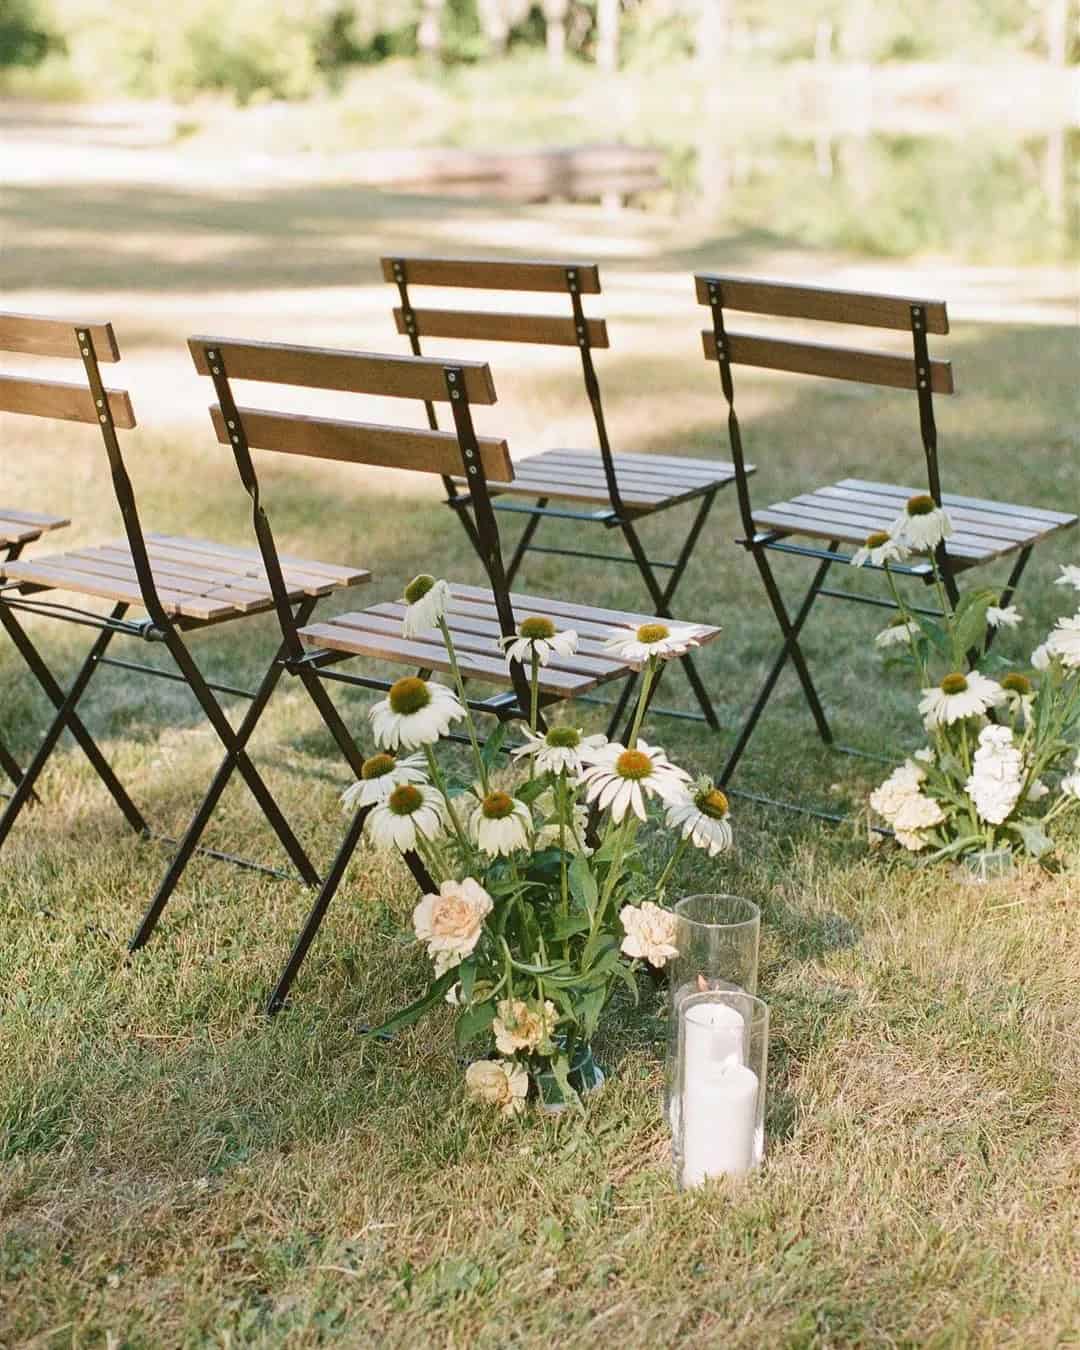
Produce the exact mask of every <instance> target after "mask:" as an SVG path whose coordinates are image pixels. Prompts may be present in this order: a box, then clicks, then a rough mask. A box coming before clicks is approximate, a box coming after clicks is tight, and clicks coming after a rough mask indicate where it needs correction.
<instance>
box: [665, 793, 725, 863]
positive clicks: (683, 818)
mask: <svg viewBox="0 0 1080 1350" xmlns="http://www.w3.org/2000/svg"><path fill="white" fill-rule="evenodd" d="M728 810H729V807H728V799H727V797H726V796H725V795H724V793H723V792H721V791H720V789H719V788H717V787H713V785H712V783H703V784H701V786H700V788H699V789H698V791H696V792H694V793H693V794H690V795H688V796H687V797H686V799H685V801H676V802H673V803H672V804H671V805H670V806H669V807H668V809H667V817H666V819H667V825H668V828H669V829H671V830H674V831H675V832H676V833H677V834H679V835H680V836H681V837H682V838H683V839H689V840H690V842H691V843H692V844H693V845H694V847H695V848H700V849H704V850H705V852H706V853H707V854H708V856H709V857H710V858H715V857H716V855H717V854H718V853H725V852H726V851H727V850H728V849H729V848H730V847H731V841H732V831H731V821H730V819H729V818H728Z"/></svg>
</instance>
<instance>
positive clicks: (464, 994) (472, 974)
mask: <svg viewBox="0 0 1080 1350" xmlns="http://www.w3.org/2000/svg"><path fill="white" fill-rule="evenodd" d="M457 969H458V981H459V983H460V984H461V1001H462V1003H471V1002H472V995H473V985H474V984H475V983H476V958H475V957H473V958H470V960H468V961H462V963H461V965H460V966H458V968H457Z"/></svg>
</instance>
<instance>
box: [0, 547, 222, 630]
mask: <svg viewBox="0 0 1080 1350" xmlns="http://www.w3.org/2000/svg"><path fill="white" fill-rule="evenodd" d="M0 574H2V575H3V576H5V577H6V578H7V579H9V580H11V581H20V582H23V583H24V584H25V585H28V586H32V587H36V588H38V589H41V590H63V591H74V592H75V593H76V594H81V595H93V596H97V597H98V598H99V599H102V600H112V601H124V602H126V603H127V604H132V605H142V603H143V597H142V592H141V590H140V589H139V587H138V585H137V584H135V583H134V582H130V581H126V580H125V579H124V578H123V577H114V576H109V575H106V574H103V573H101V572H91V571H88V570H85V569H82V568H79V567H75V566H68V565H67V564H66V563H65V562H64V560H63V559H62V558H59V559H54V560H40V561H25V562H24V561H23V560H22V559H20V560H19V561H18V562H15V563H0ZM158 598H159V599H160V600H161V603H162V605H163V606H164V608H165V611H166V613H168V614H171V615H175V616H183V617H186V618H193V619H201V620H204V621H212V620H217V619H223V618H227V617H229V616H230V615H232V614H235V613H236V607H235V605H228V604H223V603H221V602H220V601H211V600H204V599H202V598H199V597H196V596H192V595H185V594H184V593H183V592H181V591H174V590H170V589H169V588H168V587H162V588H159V590H158Z"/></svg>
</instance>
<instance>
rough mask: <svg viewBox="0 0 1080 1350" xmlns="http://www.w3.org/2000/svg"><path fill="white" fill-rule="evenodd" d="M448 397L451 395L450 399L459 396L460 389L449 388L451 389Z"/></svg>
mask: <svg viewBox="0 0 1080 1350" xmlns="http://www.w3.org/2000/svg"><path fill="white" fill-rule="evenodd" d="M450 397H451V398H452V399H459V398H460V397H461V391H460V390H458V389H451V390H450Z"/></svg>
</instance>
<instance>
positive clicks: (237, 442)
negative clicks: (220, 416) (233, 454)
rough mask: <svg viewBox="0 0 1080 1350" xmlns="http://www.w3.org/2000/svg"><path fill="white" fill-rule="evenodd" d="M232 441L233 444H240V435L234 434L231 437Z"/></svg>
mask: <svg viewBox="0 0 1080 1350" xmlns="http://www.w3.org/2000/svg"><path fill="white" fill-rule="evenodd" d="M232 443H233V445H239V444H240V437H239V436H234V437H233V438H232Z"/></svg>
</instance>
